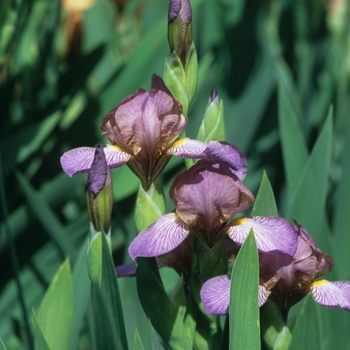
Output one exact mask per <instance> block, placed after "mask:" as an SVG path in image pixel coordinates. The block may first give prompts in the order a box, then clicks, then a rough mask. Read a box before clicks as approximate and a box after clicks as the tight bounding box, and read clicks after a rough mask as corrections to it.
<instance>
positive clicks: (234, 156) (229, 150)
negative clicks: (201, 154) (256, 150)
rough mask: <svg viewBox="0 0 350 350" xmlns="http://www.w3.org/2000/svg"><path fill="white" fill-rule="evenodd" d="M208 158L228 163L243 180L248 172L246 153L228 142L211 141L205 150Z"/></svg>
mask: <svg viewBox="0 0 350 350" xmlns="http://www.w3.org/2000/svg"><path fill="white" fill-rule="evenodd" d="M205 154H206V158H207V159H208V160H211V161H214V162H220V163H224V164H226V165H227V166H228V167H229V168H230V170H231V171H232V172H233V174H235V175H236V176H237V177H238V178H239V179H240V180H241V181H243V179H244V178H245V176H246V174H247V160H246V159H245V157H244V154H243V153H242V152H241V151H240V150H239V149H238V148H237V147H235V146H233V145H231V144H229V143H227V142H218V141H210V142H209V143H208V146H207V148H206V150H205Z"/></svg>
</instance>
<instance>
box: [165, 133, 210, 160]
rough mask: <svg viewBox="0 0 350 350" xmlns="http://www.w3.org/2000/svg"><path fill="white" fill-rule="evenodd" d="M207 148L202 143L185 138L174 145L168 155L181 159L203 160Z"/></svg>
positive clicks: (169, 149)
mask: <svg viewBox="0 0 350 350" xmlns="http://www.w3.org/2000/svg"><path fill="white" fill-rule="evenodd" d="M206 147H207V145H206V144H205V143H203V142H201V141H198V140H191V139H189V138H184V139H180V140H178V141H176V142H175V143H173V144H172V145H171V147H169V148H168V150H167V153H168V154H169V155H175V156H178V157H180V158H203V157H204V153H203V152H204V151H205V149H206Z"/></svg>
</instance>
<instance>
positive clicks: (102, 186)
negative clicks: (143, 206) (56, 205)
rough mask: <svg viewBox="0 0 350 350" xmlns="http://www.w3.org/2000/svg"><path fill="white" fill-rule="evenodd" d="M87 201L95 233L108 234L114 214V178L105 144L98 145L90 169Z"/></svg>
mask: <svg viewBox="0 0 350 350" xmlns="http://www.w3.org/2000/svg"><path fill="white" fill-rule="evenodd" d="M86 190H87V203H88V213H89V220H90V223H91V225H92V228H93V229H94V231H95V233H97V232H104V233H105V234H108V233H109V231H110V227H111V214H112V204H113V197H112V179H111V176H110V173H109V168H108V165H107V161H106V156H105V153H104V150H103V146H102V145H99V146H97V148H96V150H95V155H94V160H93V162H92V165H91V169H90V171H89V175H88V179H87V183H86Z"/></svg>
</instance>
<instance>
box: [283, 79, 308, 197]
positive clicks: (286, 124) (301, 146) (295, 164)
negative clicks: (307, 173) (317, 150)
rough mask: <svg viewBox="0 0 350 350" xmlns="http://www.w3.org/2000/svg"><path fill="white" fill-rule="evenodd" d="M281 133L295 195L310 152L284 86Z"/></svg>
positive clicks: (286, 164) (290, 182) (285, 163)
mask: <svg viewBox="0 0 350 350" xmlns="http://www.w3.org/2000/svg"><path fill="white" fill-rule="evenodd" d="M278 116H279V132H280V137H281V146H282V153H283V162H284V169H285V172H286V177H287V186H288V190H289V193H290V194H292V193H294V191H295V189H296V186H297V184H298V182H299V178H300V174H301V172H302V170H303V169H304V166H305V164H306V162H307V157H308V151H307V148H306V145H305V141H304V138H303V135H302V133H301V130H300V127H299V125H298V121H297V117H296V113H295V111H294V109H293V106H292V102H291V101H290V98H289V96H288V94H287V92H286V89H285V87H284V86H283V85H280V86H279V89H278Z"/></svg>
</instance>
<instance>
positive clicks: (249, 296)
mask: <svg viewBox="0 0 350 350" xmlns="http://www.w3.org/2000/svg"><path fill="white" fill-rule="evenodd" d="M258 285H259V261H258V251H257V248H256V243H255V237H254V233H253V231H252V230H251V231H250V233H249V235H248V237H247V239H246V240H245V242H244V244H243V245H242V248H241V249H240V251H239V253H238V256H237V260H236V261H235V265H234V267H233V270H232V275H231V295H230V311H229V317H230V345H229V348H230V349H250V350H255V349H260V320H259V303H258Z"/></svg>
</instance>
